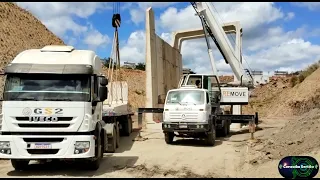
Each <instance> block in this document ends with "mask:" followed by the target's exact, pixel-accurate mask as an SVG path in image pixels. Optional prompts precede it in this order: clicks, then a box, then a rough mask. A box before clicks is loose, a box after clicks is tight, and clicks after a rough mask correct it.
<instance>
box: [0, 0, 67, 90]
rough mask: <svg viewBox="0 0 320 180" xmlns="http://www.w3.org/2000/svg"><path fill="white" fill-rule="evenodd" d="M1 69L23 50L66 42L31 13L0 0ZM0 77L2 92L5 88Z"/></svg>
mask: <svg viewBox="0 0 320 180" xmlns="http://www.w3.org/2000/svg"><path fill="white" fill-rule="evenodd" d="M0 19H1V21H0V70H3V68H4V67H5V66H6V65H7V64H8V63H9V62H11V61H12V60H13V58H14V57H15V56H16V55H17V54H18V53H20V52H21V51H23V50H26V49H30V48H41V47H43V46H45V45H51V44H56V45H60V44H64V43H63V41H62V40H61V39H60V38H58V37H57V36H55V35H54V34H53V33H52V32H51V31H49V30H48V29H47V28H46V27H45V26H44V25H43V24H42V23H41V22H40V21H39V20H38V19H36V18H35V17H34V16H33V15H32V14H31V13H29V12H27V11H26V10H24V9H21V8H20V7H18V6H17V5H15V4H14V3H10V2H0ZM2 78H3V77H1V78H0V87H1V89H0V93H1V94H2V90H3V79H2Z"/></svg>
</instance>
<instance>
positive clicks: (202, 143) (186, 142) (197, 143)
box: [171, 138, 225, 148]
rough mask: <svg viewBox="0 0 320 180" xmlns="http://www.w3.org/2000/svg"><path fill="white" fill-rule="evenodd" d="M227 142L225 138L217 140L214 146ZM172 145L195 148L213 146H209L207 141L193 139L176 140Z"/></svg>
mask: <svg viewBox="0 0 320 180" xmlns="http://www.w3.org/2000/svg"><path fill="white" fill-rule="evenodd" d="M223 141H225V139H224V138H217V139H216V142H215V144H214V146H219V145H221V144H222V143H223ZM171 145H177V146H194V147H208V148H212V146H208V145H207V144H206V142H205V140H202V139H193V138H183V139H180V138H179V139H176V140H174V141H173V142H172V144H171Z"/></svg>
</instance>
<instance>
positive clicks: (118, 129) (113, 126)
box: [102, 110, 134, 153]
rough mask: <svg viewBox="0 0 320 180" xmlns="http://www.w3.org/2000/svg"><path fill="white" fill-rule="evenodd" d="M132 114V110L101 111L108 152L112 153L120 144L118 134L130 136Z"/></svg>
mask: <svg viewBox="0 0 320 180" xmlns="http://www.w3.org/2000/svg"><path fill="white" fill-rule="evenodd" d="M133 115H134V113H133V112H113V111H106V110H104V111H102V120H103V121H104V122H105V123H106V127H107V138H108V150H107V152H108V153H114V152H115V151H116V149H117V148H118V147H119V146H120V136H130V134H131V133H132V116H133Z"/></svg>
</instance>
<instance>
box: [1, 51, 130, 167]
mask: <svg viewBox="0 0 320 180" xmlns="http://www.w3.org/2000/svg"><path fill="white" fill-rule="evenodd" d="M3 75H5V77H6V78H5V79H6V80H5V88H4V92H3V99H2V113H1V118H0V158H1V159H10V160H11V163H12V166H13V167H14V168H15V169H17V170H23V169H25V168H27V166H28V164H29V161H30V160H42V161H47V160H74V161H76V160H77V161H84V162H85V164H84V165H85V167H87V168H88V169H91V170H97V169H98V168H99V166H100V162H101V160H102V158H103V153H105V152H114V151H115V149H116V147H117V146H119V134H120V131H123V132H124V134H125V135H129V134H130V133H131V131H132V124H131V123H132V121H131V115H132V113H130V112H129V111H122V112H120V113H118V112H117V109H116V108H117V106H108V107H106V108H104V105H103V101H104V100H105V99H107V97H108V87H106V86H107V85H108V80H107V79H106V78H105V77H104V76H103V75H102V64H101V61H100V59H99V57H98V56H97V55H96V54H95V52H93V51H89V50H75V49H74V47H72V46H54V45H51V46H45V47H44V48H42V49H30V50H25V51H23V52H21V53H20V54H18V55H17V56H16V57H15V58H14V60H13V61H12V62H11V63H10V64H9V65H8V66H7V67H6V68H5V73H4V74H3ZM109 86H110V84H109ZM109 96H110V95H109ZM122 105H123V104H122Z"/></svg>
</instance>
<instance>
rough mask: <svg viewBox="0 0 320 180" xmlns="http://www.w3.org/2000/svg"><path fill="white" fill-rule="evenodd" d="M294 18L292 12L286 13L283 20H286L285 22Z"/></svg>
mask: <svg viewBox="0 0 320 180" xmlns="http://www.w3.org/2000/svg"><path fill="white" fill-rule="evenodd" d="M294 16H295V14H294V12H288V13H287V16H286V18H285V20H287V21H288V20H291V19H293V18H294Z"/></svg>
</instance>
